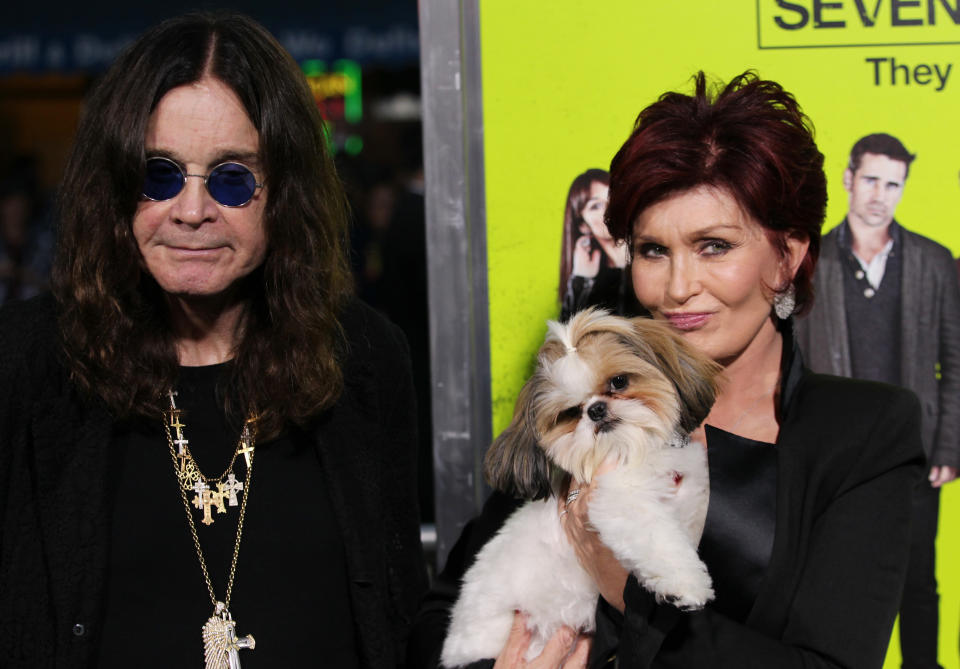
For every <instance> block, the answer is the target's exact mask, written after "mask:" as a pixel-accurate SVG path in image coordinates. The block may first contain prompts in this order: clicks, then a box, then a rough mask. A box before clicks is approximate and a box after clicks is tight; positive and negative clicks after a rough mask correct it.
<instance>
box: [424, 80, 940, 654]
mask: <svg viewBox="0 0 960 669" xmlns="http://www.w3.org/2000/svg"><path fill="white" fill-rule="evenodd" d="M825 207H826V182H825V178H824V174H823V156H822V155H821V153H820V152H819V151H818V150H817V147H816V144H815V143H814V140H813V132H812V129H811V126H810V123H809V121H808V119H807V118H806V117H805V116H804V115H803V113H802V112H801V110H800V108H799V106H798V105H797V102H796V100H795V99H794V98H793V96H792V95H790V94H789V93H787V92H786V91H784V90H783V88H782V87H781V86H780V85H779V84H777V83H775V82H772V81H764V80H761V79H759V78H758V77H757V76H756V75H754V74H752V73H745V74H743V75H741V76H738V77H736V78H735V79H734V80H733V81H731V82H730V83H729V84H726V85H724V86H717V87H716V88H715V89H712V88H711V87H710V86H708V84H707V81H706V78H705V76H704V75H703V73H700V74H698V75H697V76H696V78H695V90H694V93H693V95H685V94H681V93H667V94H665V95H663V96H662V97H661V98H660V99H659V100H658V101H657V102H655V103H653V104H652V105H650V106H649V107H647V108H646V109H644V110H643V111H642V112H641V113H640V116H639V117H638V119H637V122H636V125H635V127H634V130H633V132H632V134H631V135H630V137H629V138H628V139H627V141H626V143H625V144H624V145H623V147H622V148H621V149H620V151H619V152H618V153H617V155H616V157H614V159H613V162H612V163H611V168H610V199H609V205H608V208H607V225H608V227H609V229H610V232H611V234H612V235H613V236H614V237H615V238H616V239H618V240H626V241H627V242H628V244H629V247H628V248H629V249H630V253H631V273H632V278H633V287H634V291H635V293H636V295H637V298H638V299H639V301H640V303H641V304H642V305H643V306H644V307H645V308H646V309H648V310H649V312H650V314H651V315H652V317H653V318H655V319H660V320H664V321H666V322H667V323H669V324H670V325H671V326H672V327H673V328H674V329H675V330H676V331H677V332H678V333H679V334H680V335H681V336H682V337H684V338H685V339H686V340H687V341H688V342H690V343H692V344H693V345H694V346H696V347H697V348H698V349H700V350H701V351H702V352H704V353H706V354H707V355H708V356H709V357H710V358H712V359H713V360H714V361H716V362H718V363H720V364H721V365H723V367H724V380H723V384H722V387H721V392H720V394H719V395H718V397H717V400H716V402H715V404H714V405H713V408H712V409H711V411H710V413H709V415H708V416H707V418H706V420H705V421H704V423H703V425H701V426H700V427H699V428H697V429H696V430H695V431H694V432H693V434H692V435H691V441H692V442H694V443H691V445H690V447H697V443H699V444H704V445H705V446H706V448H707V454H708V460H709V467H710V486H711V490H710V503H709V508H708V511H707V518H706V524H705V529H704V534H703V538H702V540H701V543H700V556H701V558H702V559H703V560H704V562H705V563H706V565H707V567H708V569H709V571H710V574H711V576H712V578H713V584H714V590H715V593H716V597H715V599H714V600H713V601H712V602H710V603H708V604H707V606H706V607H705V608H704V609H702V610H699V611H681V610H679V609H677V608H675V607H673V606H672V605H671V604H669V603H665V602H657V601H656V600H655V598H654V597H653V595H652V594H651V593H649V592H648V591H646V590H645V589H644V588H643V587H642V586H641V585H640V584H639V583H638V581H637V580H636V578H635V577H633V576H631V575H629V574H628V573H627V572H626V570H625V569H624V568H623V567H622V566H621V565H620V564H619V562H618V561H617V560H616V558H615V557H614V556H613V554H612V553H611V551H610V550H609V549H608V548H607V547H606V546H604V545H603V544H602V543H601V541H600V539H599V537H598V535H597V534H596V533H595V532H594V531H592V530H591V528H590V525H589V501H590V493H591V486H589V485H586V484H582V483H580V482H576V481H574V482H571V484H570V486H571V487H576V488H579V490H580V493H579V497H576V496H573V497H575V499H574V500H573V501H571V502H569V503H567V504H566V505H562V506H565V509H558V513H560V515H561V523H562V524H563V526H564V529H565V530H566V533H567V537H568V539H569V540H570V541H571V543H572V544H573V546H574V549H575V551H576V553H577V556H578V558H579V560H580V563H581V564H582V566H583V567H584V568H585V569H586V571H587V572H588V573H589V574H590V575H591V576H592V578H593V579H594V581H595V583H596V584H597V586H598V589H599V591H600V593H601V598H600V600H599V602H598V607H597V616H596V631H595V633H594V634H593V636H592V637H590V638H585V637H583V636H582V635H579V636H578V635H577V634H576V631H574V630H569V629H567V630H561V632H559V633H558V635H557V636H556V637H554V639H553V640H552V641H551V643H550V644H548V645H547V647H546V648H545V650H544V651H543V654H542V655H541V656H540V657H539V658H538V659H537V660H535V663H534V664H529V665H528V664H524V663H523V653H524V651H525V643H526V640H527V639H528V634H527V633H526V632H525V630H524V629H523V626H522V620H523V619H522V616H519V615H518V617H517V624H516V625H515V626H514V632H513V633H512V634H511V636H510V639H509V640H508V641H507V644H506V646H505V649H504V651H503V653H502V654H501V656H500V658H499V659H498V660H497V664H496V666H497V667H498V668H500V667H522V666H530V667H532V666H544V667H548V666H549V667H556V666H564V667H567V668H570V667H574V666H587V665H588V664H589V666H590V667H596V666H603V665H604V664H606V663H607V662H608V661H609V659H610V658H612V657H616V658H617V664H618V666H620V667H630V668H633V667H677V668H679V667H684V668H688V667H710V668H730V669H734V668H735V669H743V668H745V667H764V668H769V667H778V668H779V667H879V666H881V665H882V663H883V659H884V655H885V653H886V648H887V642H888V641H889V638H890V632H891V629H892V627H893V621H894V618H895V616H896V612H897V607H898V604H899V600H900V592H901V589H902V587H903V584H904V578H905V573H906V564H907V555H908V546H909V541H908V539H909V532H910V527H909V523H910V520H909V519H910V508H911V501H910V500H911V490H912V488H913V485H914V484H915V482H916V481H917V480H918V479H919V477H920V476H921V475H922V465H923V452H922V449H921V446H920V432H919V425H920V414H919V405H918V402H917V400H916V397H915V396H913V395H912V393H910V392H908V391H905V390H902V389H899V388H895V387H893V386H887V385H883V384H877V383H868V382H861V381H853V380H849V379H841V378H837V377H831V376H823V375H817V374H813V373H811V372H810V371H809V370H808V369H807V368H806V367H805V366H804V364H803V361H802V359H801V356H800V353H799V351H798V350H797V348H796V347H795V345H794V341H793V320H792V318H793V314H796V313H802V312H804V311H805V310H806V309H808V308H809V305H810V303H811V300H812V299H813V295H812V290H811V278H812V275H813V270H814V266H815V264H816V260H817V254H818V251H819V246H820V227H821V225H822V222H823V218H824V211H825ZM602 475H603V474H602V473H600V474H598V476H597V477H595V478H594V481H596V479H597V478H598V477H599V476H602ZM505 497H506V496H505V495H494V496H493V497H491V499H490V501H489V502H488V504H487V506H486V508H485V510H484V514H483V515H482V516H481V517H480V518H479V519H478V520H477V521H475V522H474V523H473V524H472V525H470V526H468V528H467V529H466V530H465V533H464V536H463V537H462V538H461V541H460V543H459V544H458V546H457V547H455V548H454V551H453V552H452V553H451V559H450V561H449V563H448V565H447V567H446V569H445V571H444V573H443V574H442V575H441V579H440V580H441V584H451V583H452V584H456V583H457V579H458V577H459V576H460V575H461V574H462V569H463V568H464V567H465V566H469V564H470V562H471V559H472V554H473V553H474V552H475V551H476V550H478V548H479V547H480V546H482V545H483V543H484V542H485V540H486V539H487V538H488V537H489V535H490V534H492V533H493V532H494V531H495V530H496V528H497V527H498V526H499V523H500V522H502V519H503V518H505V517H506V515H508V514H509V513H510V511H511V510H512V508H513V507H514V504H515V503H514V502H513V501H512V500H509V501H508V500H507V499H505ZM563 497H564V496H561V499H562V498H563ZM447 597H449V594H448V595H447ZM442 602H443V595H442V594H440V590H439V589H438V590H435V591H434V595H432V597H431V598H430V599H429V600H428V605H427V606H426V607H423V608H422V609H421V623H422V624H427V621H429V619H430V617H431V616H434V617H435V619H436V617H437V616H438V613H437V612H438V611H442V608H443V605H442ZM431 608H432V610H431ZM588 647H589V653H588ZM588 654H589V662H588V660H587V657H588ZM536 663H540V664H536Z"/></svg>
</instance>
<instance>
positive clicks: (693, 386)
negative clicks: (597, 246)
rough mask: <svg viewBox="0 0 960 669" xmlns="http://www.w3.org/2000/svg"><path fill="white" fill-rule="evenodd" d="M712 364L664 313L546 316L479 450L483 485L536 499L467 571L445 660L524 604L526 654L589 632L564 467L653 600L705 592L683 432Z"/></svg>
mask: <svg viewBox="0 0 960 669" xmlns="http://www.w3.org/2000/svg"><path fill="white" fill-rule="evenodd" d="M720 369H721V368H720V366H719V365H717V364H716V363H714V362H713V361H711V360H709V359H707V358H706V357H704V356H703V355H702V354H700V353H698V352H697V351H696V350H694V349H693V347H691V346H690V345H689V344H687V343H686V342H685V341H683V339H681V338H680V337H679V336H678V335H677V334H675V333H674V332H672V331H671V330H670V328H669V326H667V325H666V324H664V323H660V322H657V321H653V320H650V319H646V318H635V319H626V318H620V317H617V316H611V315H609V314H608V313H606V312H604V311H599V310H588V311H584V312H580V313H578V314H576V315H575V316H574V317H573V318H572V319H571V320H570V321H569V322H568V323H565V324H559V323H555V322H551V323H549V332H548V334H547V337H546V341H545V342H544V344H543V346H542V347H541V348H540V353H539V357H538V364H537V369H536V371H535V372H534V374H533V376H532V377H531V378H530V380H529V381H527V383H526V385H525V386H524V387H523V390H522V391H521V392H520V396H519V398H518V399H517V405H516V409H515V411H514V416H513V421H512V422H511V424H510V426H509V427H508V428H507V429H506V430H505V431H504V432H503V434H501V435H500V436H499V437H498V438H497V439H496V441H495V442H494V443H493V446H491V447H490V450H489V451H488V453H487V456H486V462H485V467H486V473H487V477H488V479H489V480H490V483H491V485H493V486H494V487H495V488H497V489H499V490H501V491H504V492H507V493H509V494H513V495H514V496H517V497H522V498H525V499H531V500H533V501H530V502H527V503H526V504H525V505H524V506H523V507H521V508H520V509H519V510H518V511H517V512H516V513H514V515H513V516H511V517H510V518H509V519H508V520H507V522H506V524H505V525H504V526H503V528H502V529H501V530H500V532H499V533H498V534H497V535H496V536H495V537H494V538H493V539H491V540H490V541H489V542H488V543H487V545H486V546H484V548H483V550H481V551H480V553H479V555H478V556H477V559H476V562H475V563H474V564H473V566H472V567H470V569H469V570H468V571H467V573H466V575H465V576H464V580H463V584H462V588H461V591H460V598H459V599H458V600H457V603H456V605H455V606H454V608H453V613H452V618H451V622H450V628H449V630H448V633H447V638H446V641H445V642H444V646H443V653H442V661H443V664H444V665H445V666H446V667H457V666H461V665H464V664H468V663H470V662H474V661H476V660H479V659H483V658H492V657H496V656H497V655H498V654H499V653H500V651H501V650H503V647H504V645H505V644H506V641H507V637H508V636H509V632H510V628H511V625H512V623H513V614H514V611H523V612H525V613H526V614H527V615H528V623H527V626H528V628H529V629H530V631H531V633H532V639H531V643H530V646H529V649H528V652H527V659H528V660H529V659H532V658H534V657H536V656H537V655H539V654H540V652H541V651H542V650H543V647H544V645H545V644H546V642H547V640H548V639H549V638H550V637H551V636H552V635H553V634H554V633H555V632H556V631H557V629H559V627H560V626H561V625H569V626H570V627H572V628H573V629H576V630H580V631H584V632H591V631H593V627H594V612H595V609H596V604H597V597H598V594H599V592H598V590H597V588H596V586H595V585H594V583H593V581H592V580H591V578H590V577H589V576H588V575H587V573H586V572H585V571H584V570H583V568H582V567H581V566H580V564H579V562H578V561H577V558H576V555H575V554H574V550H573V547H572V546H571V545H570V544H569V543H568V541H567V537H566V535H565V533H564V530H563V527H562V526H561V524H560V518H559V513H558V503H557V496H558V494H559V491H560V490H561V489H562V487H563V485H564V484H565V482H566V481H567V479H568V478H569V477H570V476H572V477H573V478H574V479H575V480H576V481H581V482H584V483H589V482H590V480H591V479H592V478H593V477H594V473H595V472H596V471H597V468H598V467H599V466H600V464H601V463H603V462H605V461H608V460H609V461H610V462H613V461H615V462H616V463H617V467H616V468H615V469H613V470H612V471H609V472H608V473H605V474H600V475H598V476H597V481H596V485H595V488H594V490H593V492H592V495H591V497H590V499H589V516H590V524H591V525H592V526H593V528H594V529H596V531H597V532H599V535H600V539H601V540H602V541H603V543H604V544H605V545H606V546H608V547H609V548H610V549H611V550H612V551H613V553H614V554H615V555H616V556H617V558H618V559H619V560H620V562H621V563H622V564H623V565H624V567H626V568H627V569H628V570H629V571H630V572H631V573H632V574H634V575H635V576H636V577H637V579H638V581H639V582H640V584H641V585H643V587H644V588H646V589H647V590H648V591H650V592H652V593H653V594H654V595H655V596H656V598H657V600H658V601H667V602H671V603H673V604H674V605H676V606H678V607H680V608H684V609H698V608H701V607H703V605H704V604H706V603H707V602H708V601H709V600H710V599H712V598H713V587H712V582H711V580H710V575H709V574H708V573H707V569H706V566H705V565H704V564H703V562H701V561H700V559H699V557H698V556H697V544H698V543H699V541H700V535H701V533H702V531H703V523H704V520H705V517H706V510H707V499H708V496H709V484H708V475H707V459H706V449H705V448H704V446H703V445H701V444H697V443H692V444H688V443H687V442H688V439H689V437H688V435H689V433H690V432H691V431H692V430H694V429H695V428H696V427H697V426H698V425H699V424H700V423H701V422H702V421H703V419H704V418H705V417H706V415H707V413H708V412H709V411H710V407H711V406H712V405H713V401H714V398H715V395H716V392H717V383H718V375H719V373H720Z"/></svg>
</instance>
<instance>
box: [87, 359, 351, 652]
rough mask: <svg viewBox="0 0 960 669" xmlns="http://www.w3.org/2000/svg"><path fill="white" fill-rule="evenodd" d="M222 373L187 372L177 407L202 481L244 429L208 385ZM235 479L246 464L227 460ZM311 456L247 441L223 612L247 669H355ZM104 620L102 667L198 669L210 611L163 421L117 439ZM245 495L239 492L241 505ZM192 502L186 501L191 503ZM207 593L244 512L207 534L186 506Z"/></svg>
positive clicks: (219, 466)
mask: <svg viewBox="0 0 960 669" xmlns="http://www.w3.org/2000/svg"><path fill="white" fill-rule="evenodd" d="M226 369H227V366H226V365H214V366H210V367H184V368H181V371H180V382H179V384H178V386H177V393H178V394H177V398H176V399H177V406H178V407H179V408H181V409H182V410H183V414H182V418H181V422H182V423H183V424H184V425H185V427H184V428H183V432H184V437H185V438H186V439H187V440H188V441H189V446H190V450H191V452H192V453H193V456H194V458H195V460H196V462H197V464H198V466H199V467H200V470H201V471H202V472H203V473H204V474H205V475H206V476H208V477H215V476H217V475H219V474H220V473H221V472H223V471H224V470H225V469H226V467H227V465H228V464H229V462H230V458H231V456H232V454H233V452H234V450H235V449H236V446H237V442H238V438H239V433H240V428H239V425H231V424H229V423H228V421H227V419H226V417H225V414H224V411H223V409H222V406H223V405H222V402H221V401H220V400H219V398H218V396H217V393H216V388H217V381H218V379H219V378H221V376H225V374H224V372H225V371H226ZM234 472H235V474H236V478H237V479H238V480H240V481H243V480H244V478H245V476H246V466H245V462H244V459H243V457H242V456H241V457H238V458H237V460H236V462H235V464H234ZM322 481H323V476H322V471H321V465H320V460H319V458H318V457H317V453H316V450H315V446H314V445H313V444H312V443H311V441H310V439H309V438H308V437H307V436H306V435H304V434H303V433H301V432H298V431H296V430H290V431H288V432H287V433H286V434H284V435H282V436H281V437H280V438H278V439H276V440H273V441H270V442H266V443H259V442H258V443H257V444H256V451H255V458H254V462H253V471H252V473H251V481H250V490H249V493H250V500H249V502H248V505H247V510H246V518H245V521H244V526H243V534H242V541H241V545H240V552H239V558H238V561H237V569H236V577H235V582H234V588H233V596H232V599H231V602H230V611H231V613H232V614H233V618H234V620H235V621H236V623H237V626H236V631H237V634H238V636H244V635H246V634H252V635H253V636H254V637H255V639H256V648H255V649H254V650H241V651H240V658H241V662H242V664H243V666H244V667H245V668H247V669H249V668H251V667H252V668H254V669H255V668H256V667H285V666H321V665H323V666H336V667H356V666H357V664H358V661H357V649H356V642H355V635H354V629H353V619H352V617H351V611H350V600H349V596H348V589H347V572H346V563H345V557H344V547H343V540H342V536H341V533H340V529H339V527H338V526H337V524H336V522H335V518H334V514H333V511H332V508H331V505H330V500H329V498H328V496H327V494H326V491H325V489H324V487H323V485H322ZM110 484H111V488H112V489H111V494H112V500H113V512H112V525H111V533H110V536H111V545H110V552H109V562H108V565H109V566H108V573H107V575H106V576H107V579H106V580H107V595H106V597H107V602H106V619H105V621H104V630H103V636H102V638H101V643H100V656H99V662H98V666H100V667H121V666H122V667H127V666H139V667H164V668H166V667H202V666H203V642H202V638H201V631H200V630H201V627H202V626H203V624H204V623H205V622H206V621H207V619H208V618H209V617H210V616H211V615H212V613H213V605H212V604H211V601H210V596H209V594H208V592H207V587H206V584H205V581H204V578H203V573H202V571H201V569H200V563H199V559H198V557H197V551H196V549H195V547H194V544H193V539H192V537H191V534H190V529H189V525H188V523H187V518H186V512H185V511H184V504H183V500H182V498H181V496H180V492H179V484H178V482H177V479H176V476H175V474H174V465H173V461H172V459H171V456H170V450H169V447H168V445H167V439H166V435H165V432H164V430H163V424H162V422H161V419H160V417H157V419H156V420H155V421H149V420H144V421H141V422H136V423H128V424H126V425H123V426H119V427H117V428H116V429H115V430H114V434H113V438H112V441H111V444H110ZM247 493H248V491H247V490H244V491H242V492H241V493H240V501H241V502H242V499H243V495H246V494H247ZM193 498H194V494H193V493H189V494H188V496H187V499H188V501H190V502H192V501H193ZM190 511H191V513H192V514H193V519H194V523H195V526H196V528H197V535H198V538H199V540H200V545H201V548H202V550H203V554H204V558H205V560H206V563H207V568H208V570H209V573H210V579H211V581H212V584H213V589H214V594H215V596H216V598H217V599H218V600H219V601H223V599H224V597H225V596H226V588H227V580H228V574H229V572H230V563H231V558H232V556H233V549H234V542H235V540H236V531H237V522H238V519H239V517H240V506H236V507H230V506H228V507H227V513H226V514H219V513H215V514H214V515H213V519H214V522H213V524H211V525H204V524H203V523H202V522H200V521H201V519H202V511H201V510H199V509H196V508H194V507H193V506H192V504H191V506H190Z"/></svg>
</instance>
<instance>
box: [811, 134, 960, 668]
mask: <svg viewBox="0 0 960 669" xmlns="http://www.w3.org/2000/svg"><path fill="white" fill-rule="evenodd" d="M914 158H915V156H914V155H912V154H910V153H909V152H908V151H907V149H906V148H905V147H904V146H903V144H902V143H901V142H900V140H898V139H897V138H895V137H892V136H891V135H887V134H882V133H878V134H873V135H867V136H866V137H864V138H862V139H861V140H860V141H858V142H857V143H856V144H854V146H853V149H852V150H851V151H850V163H849V166H848V167H847V169H846V171H845V172H844V174H843V186H844V188H845V189H846V191H847V193H848V194H849V198H850V204H849V209H848V213H847V217H846V218H845V219H844V221H843V222H842V223H841V224H840V225H839V226H837V227H836V228H835V229H834V230H832V231H831V232H830V233H829V234H827V235H826V236H824V238H823V246H822V250H821V254H820V262H819V264H818V266H817V271H816V275H815V279H814V285H815V290H816V300H815V302H814V306H813V310H812V311H811V312H810V314H809V315H808V316H807V317H806V318H805V319H803V320H802V321H800V322H799V323H798V326H797V336H798V339H799V342H800V346H801V348H802V350H803V354H804V359H805V361H806V362H807V364H808V365H809V366H810V367H811V368H812V369H813V370H814V371H817V372H824V373H829V374H837V375H841V376H852V377H855V378H859V379H870V380H874V381H883V382H885V383H893V384H896V385H901V386H905V387H907V388H909V389H911V390H913V391H914V392H915V393H916V394H917V396H918V397H919V398H920V402H921V405H922V409H923V411H922V414H923V418H922V421H923V422H922V426H921V430H922V437H923V447H924V450H925V451H926V454H927V460H928V464H929V466H930V469H929V477H928V480H926V481H921V482H920V484H919V485H918V486H917V490H916V492H915V494H914V517H913V539H912V542H911V553H910V565H909V566H908V573H907V583H906V586H905V588H904V593H903V600H902V602H901V605H900V644H901V648H902V653H903V666H904V667H905V668H907V667H918V668H921V667H922V668H924V669H927V668H934V667H938V666H939V665H938V664H937V627H938V595H937V582H936V578H935V576H934V558H935V554H934V540H935V538H936V533H937V514H938V509H939V503H940V491H939V488H940V486H942V485H943V484H944V483H947V482H949V481H952V480H953V479H954V478H955V477H956V476H957V466H958V465H960V286H958V281H957V270H956V267H955V265H954V260H953V257H952V255H951V253H950V252H949V251H948V250H947V249H946V248H944V247H943V246H941V245H940V244H937V243H936V242H934V241H932V240H930V239H927V238H926V237H923V236H921V235H918V234H916V233H914V232H911V231H909V230H907V229H906V228H904V227H902V226H900V225H899V224H898V223H897V221H896V220H894V217H893V215H894V212H895V210H896V207H897V204H898V203H899V202H900V198H901V196H902V195H903V189H904V185H905V184H906V180H907V175H908V173H909V171H910V163H911V162H912V161H913V159H914ZM938 369H939V374H938ZM854 494H855V493H854Z"/></svg>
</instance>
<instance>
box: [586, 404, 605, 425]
mask: <svg viewBox="0 0 960 669" xmlns="http://www.w3.org/2000/svg"><path fill="white" fill-rule="evenodd" d="M587 415H588V416H590V420H592V421H593V422H594V423H599V422H600V421H602V420H603V419H604V417H605V416H606V415H607V403H606V402H594V403H593V404H591V405H590V408H589V409H587Z"/></svg>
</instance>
